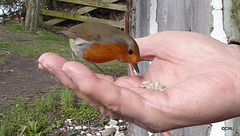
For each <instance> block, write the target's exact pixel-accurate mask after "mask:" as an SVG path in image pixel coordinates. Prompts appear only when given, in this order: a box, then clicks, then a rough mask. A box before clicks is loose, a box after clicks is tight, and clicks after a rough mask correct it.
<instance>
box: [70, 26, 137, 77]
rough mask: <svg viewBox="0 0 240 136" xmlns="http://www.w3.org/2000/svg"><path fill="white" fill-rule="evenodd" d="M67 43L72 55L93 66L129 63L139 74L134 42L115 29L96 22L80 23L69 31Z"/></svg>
mask: <svg viewBox="0 0 240 136" xmlns="http://www.w3.org/2000/svg"><path fill="white" fill-rule="evenodd" d="M69 43H70V46H71V49H72V51H73V54H75V55H77V56H78V57H80V58H83V59H85V60H86V61H88V62H92V63H93V64H95V63H104V62H108V61H112V60H119V61H121V62H126V63H130V64H131V65H132V67H133V68H134V69H135V71H136V72H137V73H140V72H139V68H138V65H137V63H138V62H139V61H140V54H139V48H138V45H137V43H136V41H135V40H134V39H133V38H132V37H131V36H130V35H128V34H127V33H125V32H123V31H121V30H119V29H117V28H114V27H112V26H109V25H106V24H102V23H96V22H87V23H81V24H79V25H75V26H73V27H71V28H70V29H69ZM96 66H97V65H96Z"/></svg>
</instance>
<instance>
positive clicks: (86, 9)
mask: <svg viewBox="0 0 240 136" xmlns="http://www.w3.org/2000/svg"><path fill="white" fill-rule="evenodd" d="M116 1H118V0H103V2H108V3H112V2H116ZM95 9H97V8H95V7H89V6H85V7H83V8H80V9H78V10H77V11H76V12H75V13H76V14H80V15H81V14H84V13H87V12H90V11H93V10H95ZM65 20H66V19H64V18H53V19H50V20H48V21H46V22H45V24H46V25H49V26H51V25H55V24H58V23H61V22H63V21H65Z"/></svg>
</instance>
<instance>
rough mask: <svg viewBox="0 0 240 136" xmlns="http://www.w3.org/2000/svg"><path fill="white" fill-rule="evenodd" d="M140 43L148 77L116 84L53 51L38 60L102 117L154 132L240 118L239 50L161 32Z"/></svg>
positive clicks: (124, 79) (185, 34)
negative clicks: (151, 85)
mask: <svg viewBox="0 0 240 136" xmlns="http://www.w3.org/2000/svg"><path fill="white" fill-rule="evenodd" d="M137 43H138V45H139V48H140V51H141V52H140V54H141V59H142V60H150V61H152V64H151V66H150V68H149V70H148V71H147V73H146V74H145V75H144V76H135V77H120V78H118V79H116V80H114V79H113V78H112V77H110V76H106V75H96V74H94V73H93V72H92V71H90V70H89V69H88V68H87V67H86V66H84V65H83V64H80V63H77V62H67V61H66V60H65V59H63V58H61V57H59V56H57V55H56V54H52V53H47V54H44V55H42V56H41V57H40V58H39V63H40V65H39V67H40V69H42V70H44V71H46V72H48V73H51V74H53V75H54V76H56V78H57V79H58V81H59V82H60V83H62V84H63V85H64V86H67V87H68V88H70V89H71V90H73V92H75V93H76V94H77V95H78V96H79V97H80V98H82V99H84V100H86V101H88V102H89V103H90V104H91V105H92V106H93V107H95V108H97V109H100V111H101V112H102V113H104V114H107V115H110V116H114V117H119V118H122V119H126V120H127V121H129V122H133V123H135V124H137V125H139V126H141V127H144V128H146V129H148V130H150V131H153V132H161V131H166V130H170V129H174V128H179V127H184V126H190V125H197V124H204V123H211V122H216V121H220V120H224V119H227V118H231V117H235V116H239V115H240V113H239V110H236V109H237V107H239V106H240V102H239V101H238V100H239V98H240V85H239V84H238V83H239V80H240V62H239V60H240V56H239V55H238V54H239V49H238V47H236V46H227V45H225V44H223V43H220V42H218V41H216V40H213V39H211V38H209V37H207V36H204V35H200V34H196V33H188V32H162V33H158V34H155V35H152V36H148V37H144V38H140V39H137ZM143 81H152V82H156V81H158V82H160V83H161V84H163V85H165V86H167V89H166V90H165V91H164V92H160V91H153V90H147V89H142V88H140V87H139V85H140V84H141V83H142V82H143Z"/></svg>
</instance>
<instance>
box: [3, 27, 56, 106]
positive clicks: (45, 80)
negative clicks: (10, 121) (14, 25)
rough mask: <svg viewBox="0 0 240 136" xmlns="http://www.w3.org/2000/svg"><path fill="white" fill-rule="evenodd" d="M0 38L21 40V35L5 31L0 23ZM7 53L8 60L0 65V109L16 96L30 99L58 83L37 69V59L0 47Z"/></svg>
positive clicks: (11, 101)
mask: <svg viewBox="0 0 240 136" xmlns="http://www.w3.org/2000/svg"><path fill="white" fill-rule="evenodd" d="M0 39H6V40H14V41H19V42H20V41H22V40H24V39H23V37H18V36H17V35H15V34H13V33H10V32H6V31H4V30H3V29H2V26H1V24H0ZM0 52H6V53H8V54H9V61H7V62H6V63H5V64H4V65H0V109H1V108H5V107H7V106H9V105H10V104H12V103H13V102H14V101H15V100H16V98H19V97H24V98H26V99H31V98H34V97H39V96H41V95H42V94H45V93H47V92H48V91H49V90H50V89H52V88H58V87H59V85H58V83H57V82H56V80H55V79H54V78H52V77H51V76H49V75H47V74H45V73H43V72H42V71H40V70H39V69H38V62H37V59H33V58H25V57H24V56H22V55H21V54H17V53H12V52H9V51H7V50H3V49H0Z"/></svg>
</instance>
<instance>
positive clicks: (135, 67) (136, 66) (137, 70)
mask: <svg viewBox="0 0 240 136" xmlns="http://www.w3.org/2000/svg"><path fill="white" fill-rule="evenodd" d="M132 66H133V68H134V69H135V71H136V72H137V73H138V74H140V71H139V68H138V65H137V64H136V63H132Z"/></svg>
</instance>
